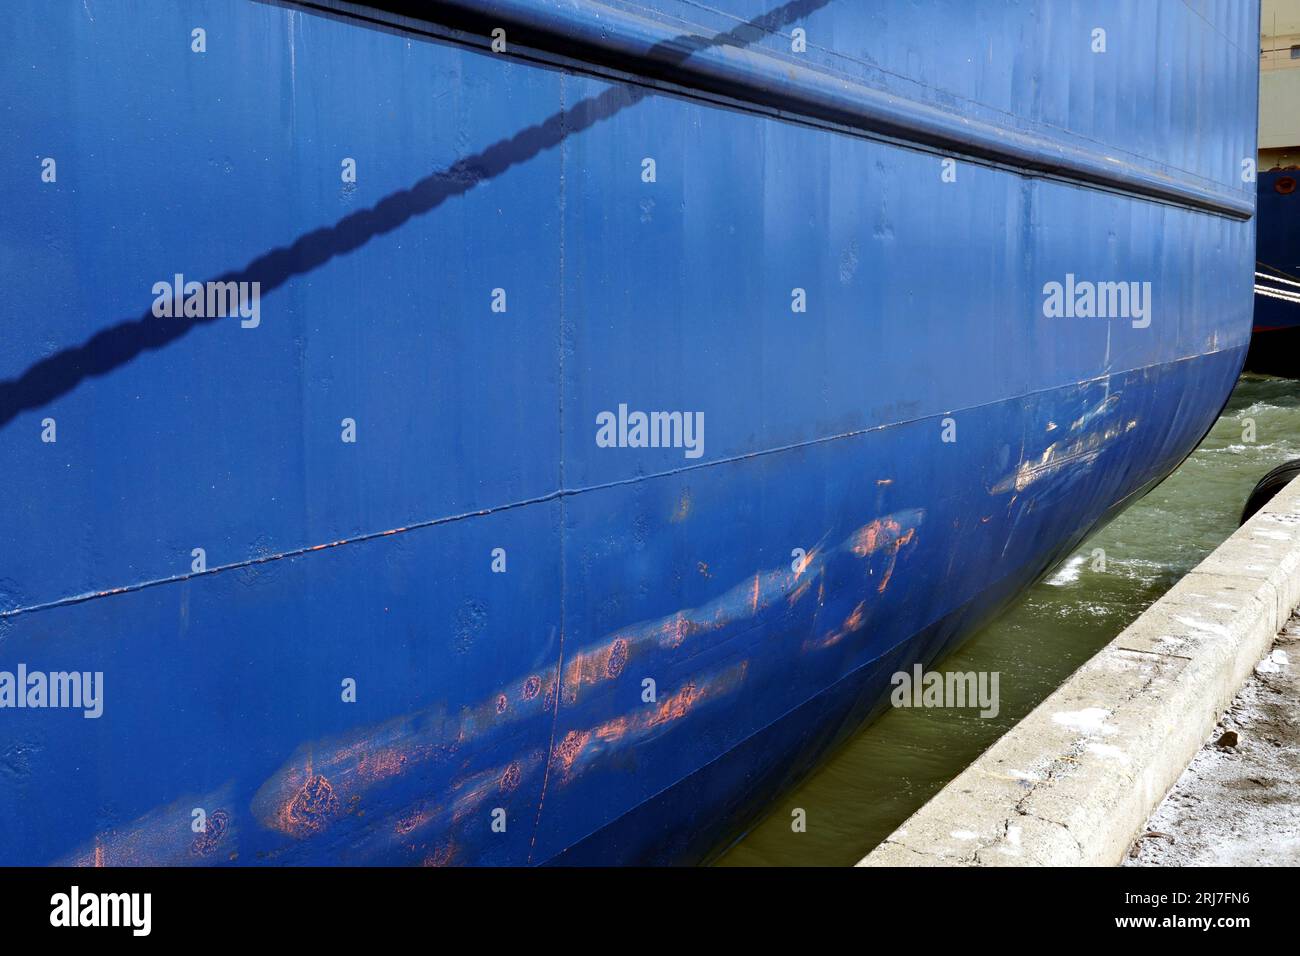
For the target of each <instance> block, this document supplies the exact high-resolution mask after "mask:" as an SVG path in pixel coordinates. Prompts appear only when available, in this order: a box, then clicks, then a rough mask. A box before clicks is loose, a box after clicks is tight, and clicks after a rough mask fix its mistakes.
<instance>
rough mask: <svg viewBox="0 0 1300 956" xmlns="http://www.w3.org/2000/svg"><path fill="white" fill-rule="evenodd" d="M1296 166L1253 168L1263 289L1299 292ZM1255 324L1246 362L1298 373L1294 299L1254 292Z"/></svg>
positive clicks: (1299, 306)
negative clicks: (1257, 171)
mask: <svg viewBox="0 0 1300 956" xmlns="http://www.w3.org/2000/svg"><path fill="white" fill-rule="evenodd" d="M1298 183H1300V170H1297V169H1276V170H1268V171H1267V172H1262V173H1260V174H1259V213H1258V216H1257V221H1258V224H1259V225H1258V232H1259V235H1258V238H1257V251H1256V256H1257V259H1258V269H1259V271H1260V272H1262V273H1263V274H1264V275H1266V276H1270V277H1276V278H1270V279H1265V280H1262V281H1261V282H1260V283H1259V284H1260V285H1262V286H1263V287H1264V288H1265V289H1269V290H1279V291H1281V292H1282V293H1284V294H1286V293H1291V294H1296V293H1300V286H1297V285H1288V284H1287V283H1289V282H1296V283H1300V185H1298ZM1254 321H1255V324H1254V331H1253V334H1252V336H1251V342H1250V352H1249V353H1248V354H1247V357H1246V367H1247V368H1248V369H1251V370H1252V371H1256V372H1266V373H1268V374H1271V375H1285V376H1288V377H1290V378H1300V359H1298V358H1297V356H1298V355H1300V303H1297V302H1292V301H1288V300H1287V299H1284V298H1279V297H1277V296H1271V295H1260V294H1258V293H1257V294H1256V296H1255V320H1254Z"/></svg>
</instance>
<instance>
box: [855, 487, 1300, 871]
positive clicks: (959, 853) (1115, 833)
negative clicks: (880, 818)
mask: <svg viewBox="0 0 1300 956" xmlns="http://www.w3.org/2000/svg"><path fill="white" fill-rule="evenodd" d="M1297 604H1300V481H1298V482H1293V483H1292V484H1291V485H1289V486H1288V487H1287V488H1285V489H1283V490H1282V492H1281V493H1280V494H1278V496H1277V497H1276V498H1274V499H1273V501H1272V502H1271V503H1270V504H1269V505H1268V506H1267V507H1265V508H1264V509H1263V510H1262V511H1260V512H1259V513H1258V514H1257V515H1256V516H1255V517H1254V518H1252V519H1251V520H1250V521H1249V522H1247V523H1246V524H1245V525H1244V526H1243V527H1241V528H1240V529H1239V530H1238V531H1237V532H1235V533H1234V534H1233V535H1232V536H1231V537H1230V538H1228V539H1227V540H1226V541H1225V542H1224V543H1223V544H1222V545H1220V546H1219V547H1218V548H1217V549H1216V550H1215V551H1214V552H1213V553H1211V554H1210V555H1209V557H1207V558H1206V559H1205V560H1204V561H1203V562H1201V564H1200V565H1198V566H1197V567H1196V568H1195V569H1194V570H1193V571H1191V572H1190V573H1189V574H1188V575H1187V576H1186V577H1184V578H1183V579H1182V580H1181V581H1179V582H1178V584H1177V585H1175V586H1174V587H1173V588H1172V589H1171V590H1170V591H1169V592H1168V593H1167V594H1165V595H1164V596H1163V597H1162V598H1161V599H1160V600H1158V601H1157V602H1156V603H1155V604H1153V605H1152V606H1151V607H1150V608H1148V609H1147V611H1146V612H1145V613H1144V614H1142V616H1141V617H1139V618H1138V619H1137V620H1136V621H1134V622H1133V623H1132V624H1131V625H1130V626H1129V627H1127V628H1126V629H1125V630H1124V631H1123V632H1122V633H1121V634H1120V635H1119V636H1118V637H1117V638H1116V639H1115V640H1114V641H1112V642H1111V643H1110V644H1108V645H1107V646H1106V647H1105V648H1103V649H1102V650H1101V651H1100V652H1099V653H1098V654H1097V655H1096V656H1095V657H1093V658H1092V659H1091V660H1089V661H1088V662H1087V663H1086V664H1084V665H1083V666H1082V667H1080V668H1079V669H1078V670H1077V671H1075V673H1074V674H1072V675H1071V676H1070V677H1069V679H1067V680H1066V682H1065V683H1064V684H1062V685H1061V687H1060V688H1058V689H1057V690H1056V691H1055V692H1054V693H1053V694H1052V695H1051V696H1050V697H1048V698H1047V699H1046V700H1045V701H1043V703H1042V704H1040V705H1039V706H1038V707H1037V708H1035V709H1034V710H1033V711H1032V712H1031V713H1030V714H1029V715H1028V716H1026V717H1025V719H1024V720H1022V721H1021V722H1020V723H1019V724H1017V725H1016V726H1015V727H1014V728H1012V729H1011V730H1010V731H1009V732H1008V733H1007V734H1006V735H1004V736H1003V737H1002V738H1000V739H999V740H998V741H997V742H996V743H995V744H994V745H993V746H992V747H990V748H989V749H988V750H987V751H985V752H984V753H983V754H982V755H981V756H980V757H979V758H978V759H977V760H976V761H975V762H974V763H973V764H971V765H970V766H969V767H968V768H966V770H965V771H963V772H962V773H961V774H960V775H959V776H958V777H956V778H955V779H954V780H953V781H952V782H951V783H949V784H948V786H946V787H945V788H944V789H943V790H941V791H940V792H939V793H938V794H936V795H935V796H934V797H933V798H932V799H931V800H930V801H929V802H928V803H927V804H926V805H925V806H923V807H922V808H921V809H920V810H918V811H917V812H916V813H915V814H913V815H912V816H911V817H910V818H909V819H908V820H907V821H906V822H905V823H904V824H903V825H902V826H901V827H899V828H898V829H897V830H896V831H895V832H894V833H892V834H891V835H890V836H889V837H888V838H886V839H885V841H884V842H883V843H881V844H880V846H878V847H877V848H876V849H875V850H873V851H872V852H871V853H870V854H868V855H867V856H866V857H865V858H864V859H863V860H862V861H861V862H860V863H859V864H858V865H859V866H917V865H923V866H924V865H935V866H1004V865H1011V866H1016V865H1020V866H1115V865H1118V864H1119V863H1120V862H1121V861H1122V859H1123V857H1124V854H1125V853H1126V851H1127V849H1128V847H1129V845H1130V843H1131V841H1132V840H1133V838H1134V837H1135V836H1136V835H1137V833H1138V831H1139V829H1140V828H1141V827H1142V826H1143V824H1144V823H1145V822H1146V820H1147V817H1148V816H1149V814H1150V813H1151V810H1152V809H1153V808H1154V807H1155V806H1156V804H1158V803H1159V802H1160V800H1161V799H1162V798H1163V796H1164V795H1165V793H1166V792H1167V791H1168V790H1169V788H1170V787H1171V786H1172V785H1173V784H1174V782H1175V781H1176V780H1177V779H1178V777H1179V775H1180V774H1181V773H1182V772H1183V770H1184V768H1185V767H1186V766H1187V765H1188V763H1189V762H1190V761H1191V759H1192V757H1193V756H1194V755H1195V754H1196V752H1197V750H1198V749H1199V748H1200V747H1201V746H1202V744H1203V743H1204V741H1205V739H1206V737H1207V736H1208V735H1209V734H1210V732H1211V731H1212V730H1213V729H1214V727H1215V723H1216V721H1217V720H1218V718H1219V715H1220V713H1221V712H1222V711H1223V709H1224V708H1225V707H1226V706H1227V705H1228V703H1229V702H1230V701H1231V700H1232V698H1233V696H1234V695H1235V694H1236V693H1237V691H1238V690H1239V689H1240V688H1241V686H1242V684H1243V683H1244V682H1245V680H1246V678H1247V677H1248V676H1249V674H1250V672H1251V669H1252V668H1253V667H1254V665H1255V663H1256V662H1257V661H1258V660H1259V659H1260V658H1261V657H1263V656H1264V655H1265V654H1266V653H1267V652H1268V648H1269V646H1270V645H1271V644H1272V642H1273V640H1274V638H1275V636H1276V635H1277V633H1278V631H1279V630H1280V629H1281V628H1282V626H1283V625H1284V624H1285V623H1286V621H1287V619H1288V618H1289V616H1290V614H1291V611H1292V609H1293V608H1295V607H1296V605H1297Z"/></svg>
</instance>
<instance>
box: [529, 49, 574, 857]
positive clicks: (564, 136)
mask: <svg viewBox="0 0 1300 956" xmlns="http://www.w3.org/2000/svg"><path fill="white" fill-rule="evenodd" d="M567 75H568V74H566V73H565V72H564V71H560V114H559V115H560V204H559V209H558V211H557V218H558V225H559V247H560V255H559V324H558V328H557V329H556V351H557V356H556V358H557V368H558V372H557V381H556V389H557V391H558V393H559V394H558V396H557V398H558V407H559V415H558V417H559V469H560V488H563V487H564V382H565V380H564V340H565V328H564V316H565V311H564V304H565V303H564V284H565V274H564V230H565V225H566V220H565V213H566V198H567V197H566V195H565V161H566V159H567V156H568V132H567V130H566V129H565V118H566V115H567V112H566V111H567V106H566V105H565V97H564V80H565V77H566V76H567ZM564 498H565V496H564V495H560V497H559V509H560V530H559V537H560V541H559V545H560V548H559V550H560V647H559V653H558V654H557V656H556V664H555V707H554V709H553V710H552V711H551V736H550V742H549V743H548V744H547V747H546V754H545V755H544V757H543V758H542V759H543V761H544V763H543V766H542V789H541V792H540V793H539V794H538V795H537V815H536V816H535V817H534V818H533V836H532V839H531V840H530V841H529V843H528V862H529V863H532V862H533V851H534V849H535V848H536V846H537V834H538V831H540V830H541V827H542V806H543V804H544V803H545V802H546V787H547V784H549V783H550V779H551V755H552V754H553V753H554V752H555V731H556V728H557V727H558V726H559V722H560V699H561V698H562V697H563V696H564V624H565V621H564V612H565V608H566V606H567V605H568V560H567V558H566V555H565V546H564V545H565V535H564V532H565V526H566V520H565V512H566V504H565V501H564Z"/></svg>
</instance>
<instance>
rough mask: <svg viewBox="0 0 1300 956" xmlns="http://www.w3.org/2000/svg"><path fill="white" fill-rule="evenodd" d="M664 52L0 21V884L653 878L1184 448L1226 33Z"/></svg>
mask: <svg viewBox="0 0 1300 956" xmlns="http://www.w3.org/2000/svg"><path fill="white" fill-rule="evenodd" d="M715 7H718V8H723V9H716V8H712V7H708V6H702V5H699V4H695V3H689V2H686V0H635V2H634V0H607V2H596V0H565V2H557V0H479V2H475V3H469V2H466V3H454V4H453V3H422V4H414V3H411V4H393V3H376V4H367V5H359V4H353V3H344V2H338V0H313V2H310V3H307V2H302V3H297V2H255V0H205V2H195V3H187V4H184V5H179V4H175V3H172V2H171V0H138V2H136V3H131V4H102V3H95V2H90V3H86V4H81V3H58V4H49V3H46V2H37V0H16V2H11V3H9V4H6V5H5V7H4V9H3V10H0V52H3V53H4V55H3V56H0V89H3V90H4V92H5V94H6V95H5V101H6V110H5V111H4V113H3V115H2V117H0V124H3V133H4V135H3V136H0V143H2V144H3V146H0V149H3V166H4V169H5V171H6V174H7V175H6V177H5V183H6V187H5V191H6V195H5V207H6V208H5V215H4V217H3V219H2V220H0V255H2V256H3V262H4V264H5V282H6V289H5V299H4V306H3V308H4V310H5V312H4V323H5V326H4V327H5V329H6V333H7V334H6V336H5V338H4V340H3V344H2V345H0V461H3V463H4V467H3V469H0V500H3V502H4V505H3V522H2V523H0V526H2V527H3V535H4V537H3V541H2V542H0V671H6V672H10V673H17V669H18V668H19V666H20V665H21V667H22V668H24V669H25V671H26V672H27V673H28V674H31V673H41V674H45V675H53V674H71V673H78V674H87V675H92V676H93V675H102V679H101V681H100V683H99V684H98V686H99V688H100V689H101V691H102V715H100V716H98V717H95V718H91V719H87V717H86V716H83V712H82V711H81V710H77V709H75V708H74V707H71V706H68V707H62V708H51V707H48V706H47V707H40V706H35V705H34V704H33V698H31V697H30V695H29V696H28V697H27V698H26V700H27V703H28V704H29V705H32V706H27V707H25V708H23V709H3V710H0V864H25V863H54V862H64V863H78V864H83V863H84V864H98V865H109V866H113V865H132V864H171V865H184V864H190V863H196V864H221V865H232V864H233V865H254V864H299V863H316V864H407V863H410V864H420V863H425V864H541V863H560V864H563V863H670V862H671V863H677V862H689V861H694V860H699V859H702V858H705V857H707V856H708V855H709V854H710V853H712V852H715V851H716V850H717V849H718V848H719V847H720V846H721V845H724V844H725V843H726V842H727V841H728V840H729V839H731V838H733V837H734V836H736V835H738V834H739V833H740V832H742V831H743V830H744V829H745V828H746V827H747V826H748V825H749V824H750V823H752V821H753V820H754V818H755V817H756V815H758V814H760V813H762V812H763V810H764V808H765V807H767V806H768V805H769V803H770V801H771V800H772V799H773V797H774V796H775V795H776V794H778V793H780V792H781V791H782V790H784V789H785V788H787V787H789V786H791V785H792V784H793V783H794V782H796V781H797V780H799V779H800V778H801V777H802V776H803V775H804V774H805V773H806V772H807V771H808V770H809V769H810V768H812V767H813V766H814V765H815V764H816V763H817V762H818V761H819V760H820V759H821V758H822V757H823V756H824V755H825V754H826V753H827V751H828V750H829V749H830V748H832V747H834V746H835V745H836V744H837V743H838V742H840V741H842V740H843V739H844V738H845V737H846V736H847V735H848V734H850V733H851V732H852V731H853V730H854V729H855V728H857V727H858V726H860V725H861V724H862V722H863V721H864V720H866V719H869V718H870V717H871V716H872V715H873V714H875V713H877V712H878V711H879V710H880V708H881V707H882V706H883V704H884V701H885V698H886V695H887V692H888V690H889V687H890V684H889V679H890V676H891V675H892V674H893V673H895V672H898V671H905V670H908V669H910V668H911V667H912V665H913V664H915V663H922V664H929V663H931V662H934V661H936V660H937V659H938V658H940V657H942V656H943V655H944V654H945V653H946V652H947V651H948V650H949V649H951V648H952V647H953V646H955V644H956V643H957V642H959V641H960V640H961V639H962V638H964V637H965V636H967V635H968V634H970V633H971V632H972V631H973V630H974V629H976V628H978V627H979V626H980V625H981V624H982V623H984V622H986V621H988V620H989V619H990V617H992V616H993V615H995V614H996V613H997V612H998V611H1000V610H1001V609H1002V608H1004V607H1005V606H1006V605H1007V604H1008V603H1009V602H1010V601H1012V600H1013V599H1014V598H1015V597H1016V596H1017V595H1018V594H1020V593H1021V591H1023V589H1024V588H1025V587H1026V586H1028V585H1029V584H1031V583H1032V582H1034V581H1035V580H1036V579H1038V578H1040V577H1041V576H1042V575H1043V574H1045V573H1046V572H1048V571H1049V570H1050V569H1051V568H1052V567H1053V566H1054V565H1055V564H1056V563H1057V562H1058V561H1059V560H1060V559H1061V558H1062V557H1063V556H1065V555H1067V554H1068V553H1069V552H1070V551H1071V550H1072V549H1074V548H1075V547H1076V546H1077V545H1078V543H1079V542H1080V541H1082V540H1083V539H1084V537H1085V536H1086V535H1088V534H1089V533H1090V531H1092V530H1093V529H1095V528H1096V527H1098V526H1099V525H1100V524H1101V523H1103V522H1105V521H1106V520H1107V519H1109V518H1110V517H1112V516H1113V515H1115V514H1116V513H1117V512H1119V511H1120V510H1121V509H1123V508H1124V507H1125V505H1127V504H1128V503H1130V502H1132V501H1133V500H1134V499H1136V498H1137V497H1138V496H1140V495H1142V494H1143V493H1144V492H1145V491H1146V490H1148V489H1149V488H1151V487H1152V486H1153V485H1154V484H1156V483H1157V482H1159V481H1160V480H1161V479H1163V478H1164V477H1165V476H1166V475H1168V474H1169V473H1170V471H1172V470H1173V469H1174V468H1175V467H1176V466H1177V465H1178V463H1179V462H1180V461H1182V459H1183V458H1184V457H1185V456H1186V455H1187V454H1188V453H1189V451H1190V450H1191V449H1192V448H1193V447H1194V446H1195V445H1196V444H1197V443H1198V442H1199V440H1200V439H1201V437H1202V436H1203V435H1204V434H1205V432H1206V430H1207V429H1208V428H1209V427H1210V425H1211V424H1212V423H1213V421H1214V420H1215V417H1216V415H1217V414H1218V412H1219V411H1220V409H1221V407H1222V405H1223V403H1224V401H1225V399H1226V397H1227V395H1228V394H1229V391H1230V390H1231V388H1232V385H1233V383H1234V381H1235V380H1236V378H1237V375H1238V373H1239V371H1240V368H1241V365H1242V361H1243V358H1244V356H1245V353H1246V348H1247V344H1248V338H1249V333H1250V326H1251V287H1252V283H1251V272H1252V262H1253V261H1254V259H1255V251H1254V225H1253V214H1254V205H1255V193H1254V184H1253V183H1246V182H1243V177H1242V175H1241V172H1242V168H1243V161H1244V159H1246V158H1248V157H1253V156H1255V151H1256V142H1255V132H1256V131H1255V109H1256V93H1257V74H1258V67H1257V62H1256V57H1255V42H1256V37H1257V36H1258V11H1257V9H1256V8H1255V5H1254V4H1250V3H1224V2H1199V0H1198V2H1186V3H1184V2H1179V0H1164V2H1159V3H1142V4H1134V3H1131V2H1125V0H1100V2H1089V3H1076V4H1068V5H1067V4H1063V3H1059V2H1057V0H1027V2H1024V3H1020V4H1006V5H1003V4H972V3H967V2H964V0H962V2H935V3H932V4H917V3H915V2H911V0H907V2H904V0H888V2H880V3H875V4H870V5H867V4H859V3H848V2H836V0H794V2H788V3H785V4H776V3H774V2H773V0H735V2H728V3H723V4H718V5H715ZM498 31H501V32H499V33H498ZM494 44H496V48H495V49H494ZM191 282H194V283H199V284H198V285H196V286H193V287H190V286H189V285H188V284H189V283H191ZM210 283H211V284H210ZM254 283H256V285H255V286H254ZM176 287H179V288H180V290H181V295H180V296H177V295H175V294H174V293H173V292H171V291H169V290H172V289H174V288H176ZM254 296H256V298H253V297H254ZM223 297H224V298H223ZM232 297H233V298H232ZM181 298H183V299H184V302H173V300H174V299H175V300H179V299H181ZM214 299H215V300H216V307H215V309H214V306H213V304H212V303H213V300H214ZM223 301H224V303H225V305H224V306H223ZM173 305H178V306H179V307H178V309H175V310H174V309H173V308H172V307H173ZM241 305H242V306H246V308H244V309H243V310H242V311H241V310H240V309H239V308H238V306H241ZM168 311H172V312H173V314H172V315H167V314H166V313H167V312H168ZM254 312H256V320H255V321H254V319H253V313H254ZM159 313H162V314H161V315H160V314H159ZM232 313H233V314H232ZM1099 313H1100V314H1103V315H1106V316H1108V317H1104V318H1103V317H1098V315H1099ZM638 412H642V413H646V414H647V420H649V421H654V422H656V423H658V424H657V426H656V427H657V428H661V429H662V430H660V431H657V432H656V435H655V437H656V439H658V440H656V441H654V442H651V441H649V440H648V438H647V435H646V432H645V430H644V429H641V428H640V427H639V426H641V425H643V424H644V422H643V421H642V420H641V419H637V418H636V417H635V416H636V413H638ZM653 413H658V415H659V417H658V418H650V415H651V414H653ZM677 413H680V414H679V415H678V417H677V418H673V417H672V416H673V415H674V414H677ZM696 416H699V417H698V418H697V417H696ZM611 421H613V422H614V423H615V424H614V426H613V430H612V431H611V432H607V433H606V434H605V438H606V441H604V442H601V441H600V440H599V439H600V432H599V431H598V428H599V427H601V425H600V423H602V422H604V423H605V424H606V425H608V424H609V423H610V422H611ZM679 422H680V423H682V424H681V426H680V427H681V428H682V429H683V433H682V434H678V433H677V432H676V431H674V429H676V428H677V427H679V426H678V425H677V424H675V423H679ZM687 422H692V423H694V422H699V423H702V424H700V426H699V430H698V431H696V432H695V433H694V438H695V439H698V441H697V442H695V443H693V444H692V443H691V442H688V441H687V436H686V435H685V434H684V429H685V423H687ZM679 438H680V439H681V440H680V441H679V440H677V439H679ZM696 452H698V454H696ZM1008 679H1009V678H1008ZM65 690H66V681H65ZM48 702H49V700H48V697H47V698H46V703H48Z"/></svg>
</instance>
